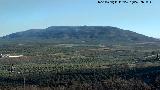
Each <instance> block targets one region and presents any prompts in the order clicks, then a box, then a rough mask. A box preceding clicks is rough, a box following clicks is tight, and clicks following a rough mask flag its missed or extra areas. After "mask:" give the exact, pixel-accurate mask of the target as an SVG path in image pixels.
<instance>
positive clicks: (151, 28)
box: [0, 0, 160, 38]
mask: <svg viewBox="0 0 160 90" xmlns="http://www.w3.org/2000/svg"><path fill="white" fill-rule="evenodd" d="M99 1H100V0H99ZM106 1H111V0H106ZM117 1H120V0H117ZM121 1H124V0H121ZM126 1H127V0H126ZM128 1H134V0H128ZM137 1H140V0H137ZM143 1H147V0H143ZM159 4H160V0H152V3H145V4H144V3H143V4H142V3H138V4H131V3H128V4H124V3H120V4H118V3H117V4H111V3H109V4H107V3H98V0H0V36H5V35H8V34H11V33H15V32H19V31H25V30H28V29H44V28H47V27H50V26H83V25H87V26H113V27H118V28H121V29H124V30H131V31H134V32H137V33H140V34H144V35H147V36H150V37H155V38H160V5H159Z"/></svg>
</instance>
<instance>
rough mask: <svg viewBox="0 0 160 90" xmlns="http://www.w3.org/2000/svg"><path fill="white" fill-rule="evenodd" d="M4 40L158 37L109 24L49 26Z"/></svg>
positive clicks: (146, 39)
mask: <svg viewBox="0 0 160 90" xmlns="http://www.w3.org/2000/svg"><path fill="white" fill-rule="evenodd" d="M2 39H5V40H22V41H25V40H29V41H38V40H41V41H43V40H44V41H47V40H51V41H61V42H67V41H73V42H74V41H76V42H154V41H159V40H158V39H155V38H152V37H148V36H145V35H142V34H138V33H136V32H132V31H129V30H123V29H120V28H116V27H111V26H51V27H48V28H46V29H30V30H27V31H23V32H16V33H12V34H10V35H7V36H4V37H2Z"/></svg>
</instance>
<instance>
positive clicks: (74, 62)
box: [0, 43, 160, 90]
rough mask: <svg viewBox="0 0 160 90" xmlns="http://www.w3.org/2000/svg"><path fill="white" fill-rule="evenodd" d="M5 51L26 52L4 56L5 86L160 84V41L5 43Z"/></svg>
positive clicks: (0, 63)
mask: <svg viewBox="0 0 160 90" xmlns="http://www.w3.org/2000/svg"><path fill="white" fill-rule="evenodd" d="M0 53H2V54H11V55H23V57H18V58H7V57H6V58H0V85H1V89H2V90H3V89H4V90H5V89H7V88H10V89H11V88H14V89H15V88H17V89H19V90H21V89H22V88H25V89H27V88H30V89H31V90H32V89H33V90H34V88H39V89H44V88H47V89H49V90H52V89H58V90H59V89H60V90H64V89H68V90H71V89H72V90H75V89H80V90H82V89H93V90H105V89H111V90H115V89H119V90H123V89H124V88H126V89H131V90H132V89H140V90H142V89H147V90H150V89H158V88H159V79H160V78H159V74H160V72H159V70H160V67H159V66H160V61H159V53H160V45H159V43H147V44H146V43H134V44H103V45H102V44H57V43H3V44H1V45H0ZM135 82H136V83H135ZM7 86H8V87H7Z"/></svg>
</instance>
